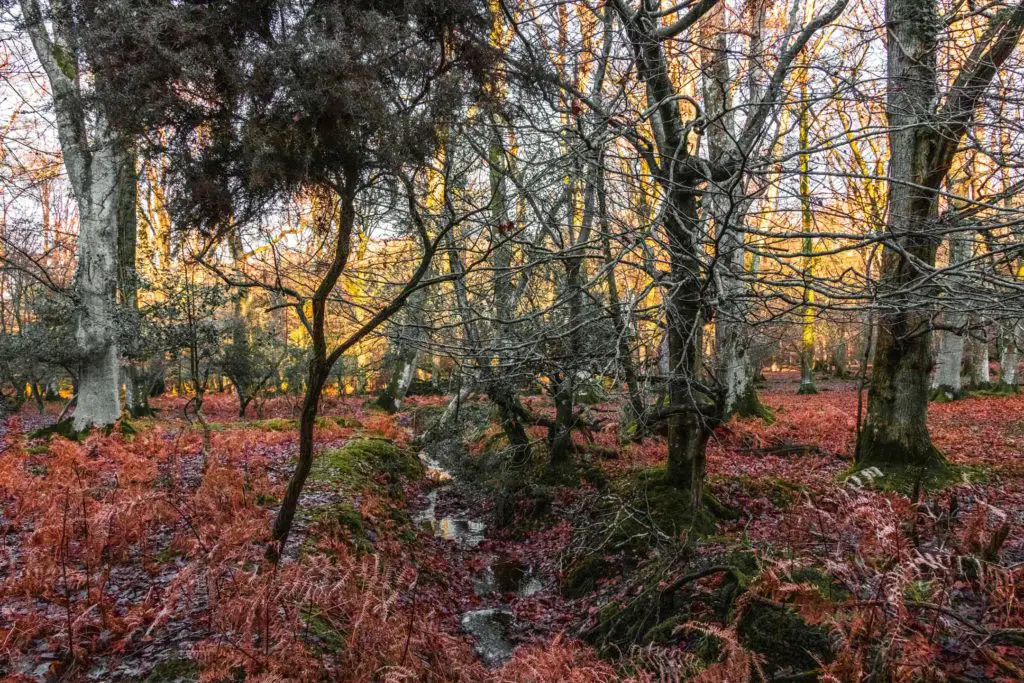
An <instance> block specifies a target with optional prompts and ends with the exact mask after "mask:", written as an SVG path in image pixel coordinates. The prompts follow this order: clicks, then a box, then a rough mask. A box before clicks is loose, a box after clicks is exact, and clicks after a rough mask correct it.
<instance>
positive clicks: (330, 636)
mask: <svg viewBox="0 0 1024 683" xmlns="http://www.w3.org/2000/svg"><path fill="white" fill-rule="evenodd" d="M303 621H304V622H305V624H306V632H305V634H303V635H304V636H305V640H306V642H307V643H308V644H309V645H311V646H312V648H313V650H314V651H317V652H322V653H324V654H336V653H338V652H340V651H341V648H342V647H343V646H344V644H345V634H344V632H343V631H342V630H341V629H339V628H338V627H337V626H336V625H335V624H334V623H333V622H331V621H330V620H329V619H327V618H325V617H324V616H323V614H322V613H321V612H320V611H319V610H317V609H316V608H313V609H311V610H310V611H309V612H308V613H307V614H306V615H305V617H304V619H303Z"/></svg>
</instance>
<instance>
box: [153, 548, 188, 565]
mask: <svg viewBox="0 0 1024 683" xmlns="http://www.w3.org/2000/svg"><path fill="white" fill-rule="evenodd" d="M184 555H185V553H183V552H181V551H180V550H178V549H177V548H175V547H173V546H167V547H166V548H164V549H163V550H161V551H159V552H156V553H154V554H153V561H154V562H156V563H157V564H167V563H169V562H173V561H174V560H175V559H177V558H179V557H184Z"/></svg>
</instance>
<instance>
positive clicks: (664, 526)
mask: <svg viewBox="0 0 1024 683" xmlns="http://www.w3.org/2000/svg"><path fill="white" fill-rule="evenodd" d="M620 489H621V490H622V493H623V494H624V497H625V498H626V499H627V500H628V501H630V503H631V504H632V505H634V506H635V507H637V508H638V509H640V510H642V511H644V512H645V513H647V515H648V517H649V518H650V520H651V521H653V522H654V523H655V524H656V525H657V526H658V528H659V529H660V530H661V531H663V532H664V533H666V534H668V535H670V536H678V535H680V534H681V533H683V532H687V533H697V534H710V533H712V532H714V530H715V514H723V515H724V514H727V510H725V509H724V506H722V504H721V503H720V502H718V500H717V499H715V498H714V496H712V495H711V494H710V493H706V495H705V497H704V505H703V506H701V508H700V509H699V510H694V509H693V507H692V506H691V504H690V501H689V499H688V496H687V494H686V493H685V492H684V491H681V490H680V489H679V488H678V487H677V486H673V485H672V484H671V483H670V482H669V480H668V477H667V475H666V470H665V468H663V467H655V468H651V469H647V470H641V471H639V472H635V473H633V474H632V475H630V476H629V477H627V478H626V480H625V481H624V482H621V483H620Z"/></svg>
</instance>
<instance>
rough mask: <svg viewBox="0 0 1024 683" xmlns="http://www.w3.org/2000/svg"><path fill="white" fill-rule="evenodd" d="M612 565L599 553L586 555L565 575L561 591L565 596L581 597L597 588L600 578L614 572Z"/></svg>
mask: <svg viewBox="0 0 1024 683" xmlns="http://www.w3.org/2000/svg"><path fill="white" fill-rule="evenodd" d="M614 571H615V569H614V565H613V564H612V563H611V562H608V561H607V560H606V559H604V557H602V556H600V555H586V556H584V557H582V558H580V559H579V560H577V561H576V562H575V563H574V564H573V565H572V567H570V568H569V571H568V572H567V573H566V575H565V581H564V582H563V584H562V592H563V593H564V594H565V596H566V597H567V598H572V599H576V598H582V597H583V596H584V595H587V594H588V593H593V592H594V591H595V590H597V587H598V583H599V582H600V581H601V579H605V578H608V577H609V576H611V575H612V574H613V573H614Z"/></svg>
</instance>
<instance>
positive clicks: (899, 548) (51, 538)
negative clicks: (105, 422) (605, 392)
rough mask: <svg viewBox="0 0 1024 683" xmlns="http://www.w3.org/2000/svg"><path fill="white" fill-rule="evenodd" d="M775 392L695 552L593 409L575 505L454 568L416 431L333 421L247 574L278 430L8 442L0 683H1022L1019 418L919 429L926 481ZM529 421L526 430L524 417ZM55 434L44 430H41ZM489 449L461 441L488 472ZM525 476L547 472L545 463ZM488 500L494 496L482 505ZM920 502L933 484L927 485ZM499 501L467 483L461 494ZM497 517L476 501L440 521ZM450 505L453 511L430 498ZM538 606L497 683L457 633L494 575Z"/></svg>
mask: <svg viewBox="0 0 1024 683" xmlns="http://www.w3.org/2000/svg"><path fill="white" fill-rule="evenodd" d="M822 389H824V390H823V391H822V392H821V393H820V394H818V395H814V396H797V395H796V394H795V391H794V386H792V385H791V383H788V382H786V381H784V380H780V379H774V380H773V381H772V383H771V385H770V386H769V387H768V388H767V390H766V391H764V392H763V394H762V398H763V400H764V401H765V403H766V404H767V405H769V406H770V407H771V408H772V410H773V411H774V414H775V421H774V423H772V424H770V425H769V424H765V423H764V422H761V421H760V420H753V419H751V420H733V421H731V422H729V423H727V424H726V425H725V426H723V427H721V428H720V429H719V430H718V431H717V432H716V434H715V436H714V437H713V439H712V441H711V443H710V444H709V449H708V450H709V466H708V469H709V474H710V488H711V491H712V493H713V495H714V497H715V498H716V499H717V500H718V501H719V502H720V503H721V504H722V507H723V509H727V510H729V511H730V513H731V514H729V515H727V516H726V517H723V518H722V519H721V520H720V521H719V522H718V524H717V527H716V528H715V529H714V530H712V531H711V532H710V533H708V532H706V531H705V532H703V533H698V530H697V529H695V528H692V527H687V525H686V523H685V522H684V521H681V520H680V518H678V517H677V516H674V511H673V507H672V499H671V496H670V495H666V494H665V491H664V490H663V487H660V486H659V485H657V484H656V483H654V482H656V481H657V472H658V471H659V470H658V468H660V467H662V466H663V465H664V460H665V445H664V442H663V441H662V440H661V439H658V438H648V439H645V440H644V441H642V442H640V443H634V444H629V445H626V446H621V445H620V444H619V441H618V434H617V428H616V425H615V422H614V419H613V417H614V416H615V415H617V408H618V406H617V405H610V404H603V405H598V406H595V407H594V408H593V410H594V413H595V414H596V415H599V416H605V417H606V419H604V420H601V421H599V423H600V424H601V425H602V427H601V429H599V430H596V431H592V432H581V433H579V434H577V435H576V438H577V440H578V443H577V446H578V447H577V451H578V458H579V459H580V461H581V462H582V465H581V467H580V468H579V470H578V471H579V473H581V474H582V475H583V476H580V477H579V479H578V481H567V480H566V479H565V478H564V477H562V478H560V479H558V480H549V481H538V482H534V483H531V484H530V486H527V487H524V488H522V489H520V490H519V491H518V493H517V494H516V496H515V497H514V500H513V504H512V505H513V514H512V516H511V519H510V520H508V521H507V523H506V524H504V525H503V526H502V527H501V528H499V527H498V526H497V525H495V524H493V523H489V524H488V526H487V531H486V538H485V539H484V540H483V541H482V542H481V543H480V544H479V545H475V546H473V547H466V546H464V545H460V544H458V543H454V542H452V541H450V540H446V539H445V538H442V537H438V536H435V534H434V533H433V531H432V530H431V529H430V528H429V526H428V525H424V524H422V523H420V522H419V521H418V518H417V514H418V511H419V510H421V509H422V507H423V506H424V505H425V498H426V495H427V493H428V492H429V491H430V490H432V489H434V488H436V487H437V482H436V481H434V480H432V479H431V478H430V477H428V476H424V469H423V467H422V465H421V464H420V462H419V460H418V459H417V458H416V457H415V454H416V452H417V449H418V445H417V444H415V437H416V435H417V433H418V431H419V429H418V428H417V427H418V421H419V420H418V417H417V415H418V414H420V413H426V412H429V411H430V410H436V409H437V404H438V402H439V400H440V399H431V398H418V397H413V398H410V399H409V401H408V403H407V405H406V410H405V412H403V413H399V414H398V415H394V416H390V415H387V414H384V413H381V412H376V411H373V410H371V409H369V408H367V407H366V406H365V405H364V402H365V399H363V398H341V399H339V398H329V399H325V404H324V412H323V415H324V416H325V417H323V418H321V419H320V421H319V423H318V426H317V435H316V439H317V445H318V449H320V454H319V456H318V461H317V462H318V464H317V466H316V468H315V469H314V474H313V481H312V482H311V485H310V487H309V490H308V491H307V492H306V493H305V494H304V498H303V501H302V512H301V516H300V519H299V520H298V523H297V525H296V532H295V533H294V534H293V541H292V544H291V545H290V546H289V547H288V548H287V549H286V551H285V553H284V559H283V560H282V562H281V563H280V565H279V566H277V567H276V568H275V567H273V566H271V565H269V564H268V563H267V562H266V561H265V560H264V551H265V544H266V541H267V539H268V529H269V525H270V520H271V519H272V516H273V514H274V513H275V511H276V506H277V504H278V501H279V499H280V497H281V495H282V493H283V490H284V487H285V485H286V483H287V477H288V474H289V472H290V469H291V467H292V465H293V461H294V458H295V455H296V452H297V430H296V425H295V422H294V415H295V414H296V410H297V405H296V404H295V402H294V401H290V400H289V399H286V398H277V399H271V400H269V401H267V402H266V403H265V404H264V405H262V406H258V407H257V408H258V410H257V411H255V412H256V415H255V416H254V417H251V418H250V419H246V420H241V419H239V418H237V417H235V416H234V414H235V412H236V409H235V407H234V405H235V404H234V402H233V400H232V399H231V398H230V397H228V396H221V395H213V396H210V397H209V398H208V399H207V401H206V403H205V404H204V415H205V421H206V423H207V427H206V428H203V427H202V426H201V425H199V424H197V423H194V422H193V421H190V420H189V419H188V418H187V417H185V415H186V414H185V413H184V412H183V406H184V401H183V400H178V399H174V398H166V399H163V400H161V401H159V402H158V405H159V407H160V408H161V409H162V410H161V412H160V413H159V415H158V416H157V417H155V418H148V419H144V420H139V421H135V422H133V423H131V424H130V425H128V424H126V423H122V424H121V425H120V426H119V428H118V429H115V431H114V432H113V433H111V434H109V435H103V434H94V435H92V436H89V437H88V438H86V439H84V440H83V441H81V442H74V441H69V440H67V439H64V438H62V437H52V438H33V437H32V436H31V434H30V432H29V428H30V427H35V426H38V422H39V420H38V419H37V418H34V417H32V416H31V415H30V414H29V413H25V414H24V416H23V417H15V418H13V419H12V420H10V421H9V422H8V423H7V424H6V426H5V428H4V431H3V432H2V434H0V529H2V532H3V539H2V541H3V552H2V553H0V576H2V583H0V648H2V649H0V673H2V674H3V675H4V676H6V677H7V679H8V680H25V681H29V680H149V681H162V680H163V681H170V680H205V681H230V680H246V681H281V680H351V681H376V680H395V681H398V680H430V681H510V682H511V681H538V682H547V681H614V680H627V679H628V680H637V681H655V680H657V681H661V680H680V679H692V680H700V681H743V680H831V681H856V680H865V679H869V680H893V681H917V680H935V681H939V680H996V681H999V680H1005V681H1010V680H1021V679H1024V610H1022V608H1021V605H1020V598H1021V595H1022V592H1024V589H1022V588H1021V583H1022V580H1024V577H1022V573H1024V532H1022V530H1021V521H1022V519H1024V464H1022V462H1021V460H1020V457H1019V454H1020V452H1021V448H1020V444H1021V443H1022V441H1024V418H1022V417H1021V416H1022V415H1024V396H1022V395H1009V396H982V397H973V398H966V399H963V400H960V401H957V402H956V403H955V404H935V405H933V406H932V407H931V409H930V418H929V419H930V425H929V426H930V428H931V431H932V434H933V435H934V438H935V442H936V444H937V445H938V446H939V448H940V449H942V451H943V452H944V453H945V454H946V455H947V457H948V459H949V460H950V463H951V467H950V470H949V477H948V478H947V480H945V481H943V482H931V481H925V480H921V479H920V478H915V477H914V475H913V473H912V472H911V473H904V475H905V476H901V477H897V478H892V477H887V476H880V475H879V473H877V472H875V471H872V470H863V471H859V472H858V471H854V470H853V469H852V467H851V465H852V452H853V444H854V441H855V432H856V412H857V396H856V392H855V391H854V390H853V388H852V384H841V383H833V384H826V385H823V386H822ZM541 403H542V402H540V401H539V400H537V401H534V404H535V405H534V407H536V408H538V409H540V408H542V407H543V406H542V405H541ZM51 418H52V416H51ZM499 431H500V430H498V429H497V427H496V425H494V424H490V425H482V426H481V427H480V428H479V429H477V430H471V431H468V432H465V433H464V435H463V436H464V437H465V439H466V440H467V441H468V443H467V444H466V445H467V447H468V448H467V452H468V453H469V456H468V457H469V458H488V457H497V456H496V455H495V454H496V453H500V450H501V439H500V437H498V436H496V435H497V434H498V432H499ZM537 451H538V452H541V449H539V448H538V449H537ZM492 483H493V482H492ZM940 484H941V485H940ZM475 485H479V486H487V485H491V484H484V483H479V482H477V483H474V482H462V486H463V488H467V487H468V488H471V487H472V486H475ZM451 495H456V494H445V495H444V496H442V497H441V498H439V501H438V505H441V506H445V505H449V506H451V505H456V504H459V505H463V506H464V507H468V508H471V509H473V510H474V514H478V515H480V518H481V519H487V520H492V519H493V514H492V513H493V510H492V509H491V507H492V505H493V502H492V501H493V500H494V499H495V496H491V495H486V494H484V495H480V496H478V497H476V498H473V497H471V496H469V497H467V498H466V499H465V500H453V499H451V497H450V496H451ZM445 496H448V497H445ZM495 554H500V555H501V556H503V557H511V558H514V559H515V560H516V562H518V563H519V564H520V565H522V566H525V567H529V568H530V571H531V572H534V573H535V575H536V576H537V577H538V578H539V582H540V587H539V589H538V590H536V591H534V592H531V593H530V594H529V595H521V596H520V595H515V594H508V595H503V596H501V597H502V598H503V601H504V603H506V604H507V605H508V606H509V608H510V610H511V611H512V613H513V615H514V625H513V627H512V628H511V631H510V636H509V637H510V638H511V639H512V642H513V644H514V645H516V646H517V647H516V649H515V651H514V653H513V655H512V656H511V659H509V660H508V661H506V662H505V663H504V664H502V665H500V666H497V667H494V668H489V667H487V666H485V665H484V664H483V663H482V662H481V661H480V659H479V658H478V657H477V655H476V654H475V652H474V649H473V642H472V639H471V638H470V636H469V635H468V634H467V633H465V632H464V631H463V629H462V627H461V625H460V616H461V615H463V614H465V613H466V612H467V611H468V610H472V609H475V608H477V607H480V606H484V604H485V602H486V601H485V600H483V599H482V598H481V597H480V596H479V595H478V594H477V593H476V592H475V591H474V581H475V580H476V577H477V576H478V575H479V572H480V570H481V569H482V568H483V566H484V565H485V564H486V562H487V559H486V558H488V557H492V556H494V555H495Z"/></svg>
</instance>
